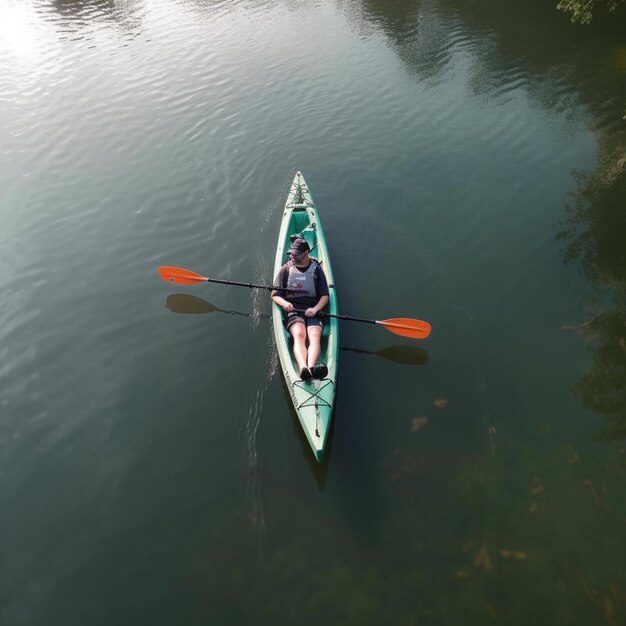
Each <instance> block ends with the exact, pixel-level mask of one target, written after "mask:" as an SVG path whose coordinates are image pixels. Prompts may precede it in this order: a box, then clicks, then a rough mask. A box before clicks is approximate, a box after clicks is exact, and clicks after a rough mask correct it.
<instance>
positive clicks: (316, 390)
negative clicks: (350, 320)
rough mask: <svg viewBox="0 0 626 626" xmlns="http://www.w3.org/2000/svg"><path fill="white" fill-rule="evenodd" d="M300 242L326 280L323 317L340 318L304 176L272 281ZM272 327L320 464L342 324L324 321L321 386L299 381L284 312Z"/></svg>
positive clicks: (276, 310)
mask: <svg viewBox="0 0 626 626" xmlns="http://www.w3.org/2000/svg"><path fill="white" fill-rule="evenodd" d="M298 236H301V237H304V238H305V239H306V240H307V242H308V244H309V246H310V248H311V251H310V256H311V257H313V258H314V259H317V261H318V262H319V263H320V265H321V267H322V269H323V270H324V274H325V275H326V280H327V282H328V287H329V292H330V295H329V302H328V304H327V305H326V308H325V309H324V311H325V312H326V313H330V314H331V315H337V296H336V293H335V283H334V278H333V270H332V266H331V264H330V256H329V254H328V247H327V245H326V237H325V236H324V231H323V229H322V224H321V222H320V218H319V215H318V213H317V209H316V208H315V203H314V202H313V196H312V195H311V192H310V191H309V187H308V185H307V184H306V182H305V180H304V177H303V176H302V174H301V173H300V172H298V173H297V174H296V175H295V177H294V179H293V183H292V184H291V188H290V190H289V195H288V196H287V202H286V203H285V209H284V211H283V217H282V221H281V224H280V234H279V235H278V246H277V248H276V259H275V262H274V276H276V274H277V273H278V270H279V269H280V268H281V267H282V266H283V265H284V264H285V263H286V262H287V260H288V258H287V251H288V250H289V248H291V242H292V241H293V240H294V239H295V238H296V237H298ZM272 321H273V325H274V337H275V340H276V348H277V350H278V357H279V360H280V366H281V369H282V372H283V377H284V379H285V383H286V384H287V389H288V391H289V395H290V397H291V401H292V402H293V406H294V409H295V411H296V414H297V415H298V419H299V421H300V424H301V426H302V430H303V431H304V434H305V435H306V438H307V440H308V442H309V444H310V445H311V449H312V450H313V454H314V455H315V458H316V459H317V460H318V461H321V460H322V458H323V456H324V447H325V446H326V441H327V439H328V432H329V430H330V424H331V420H332V416H333V409H334V406H335V393H336V390H337V357H338V354H339V333H338V320H337V319H336V318H330V317H325V318H324V331H323V333H322V342H321V350H320V355H319V358H318V363H325V364H326V366H327V367H328V374H327V375H326V377H325V378H323V379H321V380H318V379H311V380H310V381H308V382H305V381H303V380H301V379H300V373H299V369H298V365H297V363H296V360H295V359H294V356H293V350H292V348H293V341H292V338H291V335H290V334H289V332H288V331H287V330H286V328H285V325H284V324H283V310H282V308H281V307H280V306H278V305H277V304H273V306H272Z"/></svg>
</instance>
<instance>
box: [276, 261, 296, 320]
mask: <svg viewBox="0 0 626 626" xmlns="http://www.w3.org/2000/svg"><path fill="white" fill-rule="evenodd" d="M284 274H285V268H284V267H281V268H280V270H278V274H276V278H275V279H274V283H273V286H274V287H282V286H283V285H284V283H285V281H284V280H283V278H284ZM281 293H285V292H284V291H272V300H273V301H274V302H275V303H276V304H277V305H278V306H279V307H281V308H282V309H283V310H284V311H287V313H289V312H290V311H293V304H292V303H291V302H289V300H285V298H283V297H282V296H281V295H280V294H281Z"/></svg>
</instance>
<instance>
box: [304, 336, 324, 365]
mask: <svg viewBox="0 0 626 626" xmlns="http://www.w3.org/2000/svg"><path fill="white" fill-rule="evenodd" d="M306 330H307V335H308V337H309V350H308V355H307V365H308V368H309V369H310V370H312V368H313V366H314V365H315V364H316V363H317V357H318V356H319V355H320V346H321V340H322V327H321V326H308V327H307V329H306Z"/></svg>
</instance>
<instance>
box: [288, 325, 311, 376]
mask: <svg viewBox="0 0 626 626" xmlns="http://www.w3.org/2000/svg"><path fill="white" fill-rule="evenodd" d="M289 332H290V333H291V336H292V337H293V356H294V357H295V358H296V363H297V364H298V368H299V369H300V371H302V370H303V369H304V368H306V367H307V349H306V327H305V325H304V324H303V323H302V322H294V323H293V324H292V325H291V326H290V327H289Z"/></svg>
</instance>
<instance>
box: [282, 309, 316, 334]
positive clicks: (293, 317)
mask: <svg viewBox="0 0 626 626" xmlns="http://www.w3.org/2000/svg"><path fill="white" fill-rule="evenodd" d="M297 322H300V323H301V324H304V325H305V326H306V327H307V328H309V326H319V327H320V328H324V320H323V319H322V318H321V316H319V315H316V316H315V317H307V316H306V315H305V314H304V313H298V312H296V311H292V312H291V313H287V317H286V318H285V328H286V329H287V330H289V328H290V327H291V326H292V325H293V324H296V323H297Z"/></svg>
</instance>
